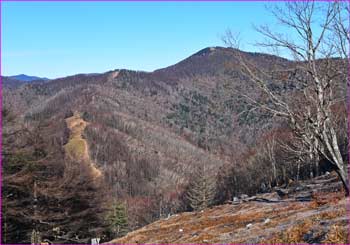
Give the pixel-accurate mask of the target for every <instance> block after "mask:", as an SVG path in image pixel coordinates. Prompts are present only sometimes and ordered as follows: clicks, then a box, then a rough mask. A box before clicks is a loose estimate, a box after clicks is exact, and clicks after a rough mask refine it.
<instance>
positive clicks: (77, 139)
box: [64, 112, 101, 178]
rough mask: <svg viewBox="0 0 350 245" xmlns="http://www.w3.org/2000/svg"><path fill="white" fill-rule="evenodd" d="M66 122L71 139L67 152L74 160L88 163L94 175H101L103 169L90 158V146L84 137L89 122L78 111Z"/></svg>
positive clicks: (67, 145) (66, 146)
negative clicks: (96, 165)
mask: <svg viewBox="0 0 350 245" xmlns="http://www.w3.org/2000/svg"><path fill="white" fill-rule="evenodd" d="M66 123H67V127H68V128H69V130H70V136H69V141H68V143H67V144H66V145H65V146H64V148H65V150H66V153H67V154H68V156H69V157H71V158H72V159H74V160H78V161H82V162H84V163H87V164H88V165H89V167H90V168H91V172H92V174H93V176H94V177H96V178H97V177H99V176H101V171H100V170H99V169H98V168H96V167H95V164H94V163H93V161H92V160H91V159H90V154H89V146H88V143H87V142H86V140H85V139H84V138H83V132H84V129H85V128H86V126H87V125H88V123H87V122H86V121H84V120H83V119H82V118H81V117H80V115H79V113H78V112H75V113H74V115H73V116H71V117H69V118H67V119H66Z"/></svg>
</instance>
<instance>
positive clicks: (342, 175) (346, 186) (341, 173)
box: [336, 168, 349, 196]
mask: <svg viewBox="0 0 350 245" xmlns="http://www.w3.org/2000/svg"><path fill="white" fill-rule="evenodd" d="M336 172H337V174H338V176H339V178H340V180H341V182H342V183H343V187H344V189H345V195H346V196H349V183H348V180H347V178H346V173H345V170H344V169H342V168H340V169H339V168H338V169H337V171H336Z"/></svg>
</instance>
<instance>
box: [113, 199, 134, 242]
mask: <svg viewBox="0 0 350 245" xmlns="http://www.w3.org/2000/svg"><path fill="white" fill-rule="evenodd" d="M108 221H109V223H110V233H111V234H110V235H111V237H112V238H116V237H122V236H124V235H125V234H126V233H127V232H128V231H129V225H128V217H127V213H126V208H125V206H124V205H123V204H122V203H115V204H114V205H113V208H112V211H111V213H110V215H109V217H108Z"/></svg>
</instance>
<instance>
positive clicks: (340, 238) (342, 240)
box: [323, 225, 349, 244]
mask: <svg viewBox="0 0 350 245" xmlns="http://www.w3.org/2000/svg"><path fill="white" fill-rule="evenodd" d="M323 243H328V244H348V243H349V234H348V232H347V229H346V228H344V227H341V226H338V225H333V226H332V227H331V229H330V231H329V232H328V233H327V235H326V239H325V240H323Z"/></svg>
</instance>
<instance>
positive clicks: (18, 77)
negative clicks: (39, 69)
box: [9, 74, 50, 82]
mask: <svg viewBox="0 0 350 245" xmlns="http://www.w3.org/2000/svg"><path fill="white" fill-rule="evenodd" d="M9 78H11V79H14V80H18V81H23V82H31V81H35V80H43V81H47V80H50V79H48V78H46V77H36V76H28V75H25V74H19V75H15V76H9Z"/></svg>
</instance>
